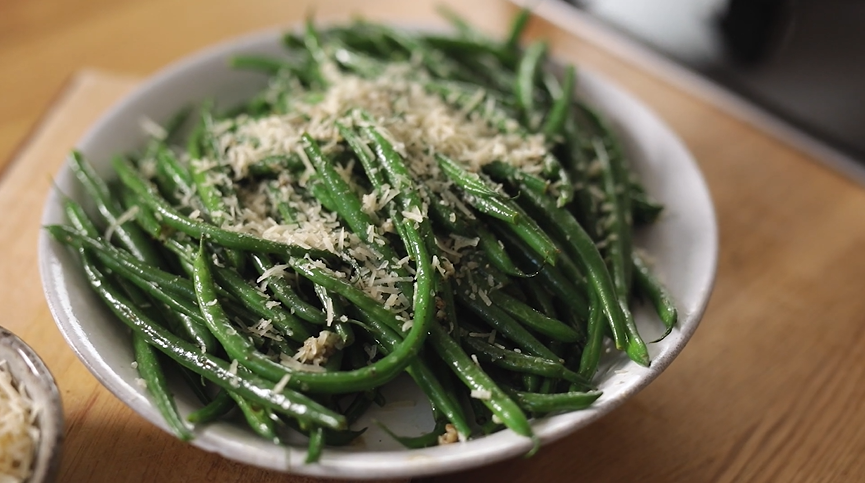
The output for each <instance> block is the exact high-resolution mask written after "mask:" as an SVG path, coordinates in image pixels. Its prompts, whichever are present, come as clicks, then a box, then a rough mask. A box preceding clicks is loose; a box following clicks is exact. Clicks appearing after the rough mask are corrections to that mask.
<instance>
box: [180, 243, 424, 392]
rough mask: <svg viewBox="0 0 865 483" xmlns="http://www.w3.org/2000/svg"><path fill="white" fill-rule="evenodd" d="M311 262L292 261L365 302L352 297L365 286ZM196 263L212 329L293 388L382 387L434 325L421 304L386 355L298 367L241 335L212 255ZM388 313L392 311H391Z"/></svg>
mask: <svg viewBox="0 0 865 483" xmlns="http://www.w3.org/2000/svg"><path fill="white" fill-rule="evenodd" d="M309 263H310V262H309V261H307V260H294V261H293V263H292V266H293V267H294V268H295V269H296V270H297V271H298V273H300V274H301V275H303V276H306V277H307V278H310V280H312V281H313V282H315V283H318V284H321V285H323V286H325V288H327V289H328V290H332V291H334V292H336V293H339V294H340V295H342V296H344V297H346V298H348V299H349V300H351V301H352V302H354V303H355V304H358V305H361V304H360V303H358V301H357V300H356V299H355V300H353V299H352V296H351V295H353V294H356V293H355V292H357V293H360V291H359V290H357V289H355V288H354V287H352V286H350V285H348V284H347V283H345V282H342V281H341V280H338V279H336V278H335V277H332V278H331V277H328V276H327V275H326V274H325V273H323V271H321V269H318V268H315V267H313V266H311V265H309ZM195 268H196V270H195V273H196V281H195V287H196V294H197V295H198V296H199V299H201V298H202V297H203V298H205V299H206V300H205V302H204V303H202V301H201V300H199V307H201V308H202V311H203V312H204V315H205V320H206V321H207V324H208V327H209V328H210V330H211V332H213V334H214V336H216V338H217V339H218V340H219V341H220V343H222V345H223V347H224V348H225V350H226V352H227V353H228V354H229V356H230V357H232V358H233V359H235V360H237V361H238V362H239V363H240V364H241V365H243V366H244V367H247V368H248V369H250V370H251V371H252V372H254V373H256V374H259V375H261V376H262V377H264V378H266V379H268V380H270V381H272V382H278V381H280V380H283V379H284V378H285V379H287V385H286V387H288V388H291V389H296V390H302V391H305V392H312V393H320V394H344V393H349V392H356V391H360V390H365V389H368V388H371V387H376V386H378V385H380V384H383V383H385V382H387V381H389V380H391V379H393V378H394V377H396V376H397V375H399V373H400V372H402V371H403V370H404V369H405V368H406V367H407V366H408V365H409V364H410V363H411V361H412V358H413V357H414V356H415V355H416V354H417V352H418V351H419V350H420V347H421V345H422V344H423V341H424V339H425V338H426V327H427V326H428V325H429V320H428V319H429V315H426V314H429V309H428V308H426V307H423V306H420V307H416V308H415V319H414V322H413V324H412V328H411V330H410V331H409V333H408V334H407V335H406V337H405V340H404V341H403V343H402V344H400V346H399V347H398V348H397V349H396V350H395V351H393V352H392V353H391V354H388V355H387V356H386V357H385V358H383V359H380V360H379V361H376V362H375V363H373V364H370V365H368V366H365V367H363V368H360V369H356V370H353V371H338V372H307V371H299V370H292V369H289V368H287V367H285V366H283V365H281V364H277V363H275V362H273V361H271V360H270V359H268V358H267V357H265V356H264V355H262V354H260V353H258V352H257V351H256V350H255V347H254V346H253V345H252V344H251V343H250V342H249V341H248V340H247V339H245V338H244V337H242V336H240V335H239V334H237V331H236V330H235V329H234V328H233V327H232V326H231V325H230V324H229V323H228V320H227V319H226V317H225V313H224V311H223V310H222V308H221V307H220V304H219V302H218V301H217V299H216V298H215V297H214V296H213V294H212V290H213V289H212V281H211V279H210V268H209V260H208V258H207V257H206V256H205V255H204V252H201V251H200V253H199V255H198V257H196V266H195ZM422 270H423V269H421V270H418V276H419V278H418V284H419V285H420V286H421V287H424V288H425V293H429V292H430V290H431V283H430V282H427V281H426V280H425V279H426V278H428V275H426V274H422V273H421V272H422ZM428 270H429V269H427V273H428ZM345 287H349V289H348V290H347V291H345V292H342V291H340V289H343V288H345ZM353 291H355V292H353ZM362 297H363V299H362V302H361V303H366V304H369V303H370V301H369V299H368V298H366V296H365V295H362ZM424 303H427V302H425V301H424V302H421V305H422V304H424ZM206 304H209V305H206ZM416 305H417V304H416ZM418 309H420V310H418ZM385 312H387V311H386V310H385Z"/></svg>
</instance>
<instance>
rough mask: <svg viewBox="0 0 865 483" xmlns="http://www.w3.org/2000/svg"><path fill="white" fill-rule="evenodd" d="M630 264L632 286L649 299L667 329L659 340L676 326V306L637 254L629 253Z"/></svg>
mask: <svg viewBox="0 0 865 483" xmlns="http://www.w3.org/2000/svg"><path fill="white" fill-rule="evenodd" d="M631 263H633V266H634V284H635V286H636V289H637V290H638V291H639V293H640V294H642V295H645V296H646V297H647V298H648V299H649V301H650V302H651V303H652V305H653V306H654V307H655V311H656V312H657V313H658V317H660V319H661V322H663V323H664V327H666V329H667V330H666V331H665V332H664V334H663V335H662V336H661V337H660V338H659V339H658V340H661V339H663V338H664V337H666V336H668V335H670V332H672V331H673V327H675V326H676V321H677V319H678V312H677V310H676V304H675V303H673V299H672V298H671V297H670V294H669V293H668V292H667V289H666V288H664V286H663V285H662V284H661V282H660V281H659V280H658V279H657V277H655V275H654V274H653V273H652V271H651V270H650V269H649V267H648V265H647V264H646V262H645V260H643V258H642V257H640V255H639V254H637V253H635V252H632V253H631ZM655 342H657V341H655Z"/></svg>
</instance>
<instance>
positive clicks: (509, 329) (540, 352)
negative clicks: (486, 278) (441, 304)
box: [456, 287, 558, 360]
mask: <svg viewBox="0 0 865 483" xmlns="http://www.w3.org/2000/svg"><path fill="white" fill-rule="evenodd" d="M456 295H457V298H458V299H459V301H460V302H461V303H462V305H463V306H465V307H466V308H468V309H469V310H471V311H472V312H474V313H475V314H476V315H477V316H478V317H481V318H482V319H483V320H484V321H485V322H486V323H487V324H489V325H490V326H491V327H492V328H494V329H496V330H497V331H498V332H499V333H500V334H502V335H504V336H505V337H507V338H508V339H510V340H511V342H513V343H514V344H516V345H517V346H519V347H520V348H522V349H523V350H525V351H527V352H529V353H530V354H532V355H536V356H540V357H546V358H547V359H552V360H557V359H558V357H557V356H556V355H555V354H553V353H552V352H551V351H550V350H549V349H548V348H547V346H545V345H544V344H542V343H541V342H540V341H539V340H538V339H537V338H536V337H535V336H534V335H532V334H531V333H530V332H529V331H528V330H526V329H525V328H524V327H523V326H522V325H520V323H519V322H517V321H516V320H514V319H513V317H511V316H510V315H508V314H507V312H505V311H504V310H502V309H500V308H499V307H497V306H495V305H492V304H490V305H487V304H486V303H485V302H483V301H481V300H478V298H479V297H478V296H476V294H475V293H473V292H472V289H471V288H469V287H458V288H457V290H456ZM473 296H474V298H472V297H473Z"/></svg>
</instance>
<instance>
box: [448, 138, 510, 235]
mask: <svg viewBox="0 0 865 483" xmlns="http://www.w3.org/2000/svg"><path fill="white" fill-rule="evenodd" d="M436 161H438V165H439V167H440V168H441V170H442V172H444V173H445V175H447V177H448V178H449V179H450V180H451V181H453V182H454V184H456V185H457V186H459V187H460V188H462V189H463V190H464V191H465V192H466V193H467V194H469V195H470V196H469V197H468V201H469V203H471V204H472V206H474V207H475V208H477V209H478V211H480V212H482V213H485V214H487V215H490V216H493V217H496V218H498V219H500V220H504V221H507V222H509V223H517V222H518V221H519V220H520V215H519V212H518V211H517V210H516V209H515V208H514V207H512V206H510V205H509V204H508V203H507V200H506V199H505V198H504V196H503V195H502V194H501V193H499V192H497V191H495V190H493V189H492V188H490V187H489V186H488V185H487V184H486V183H485V182H484V181H483V180H482V179H481V178H480V176H478V174H477V173H471V172H468V171H466V170H465V169H464V168H463V167H461V166H460V165H459V164H458V163H457V162H456V161H454V160H452V159H450V158H448V157H447V156H445V155H443V154H441V153H437V154H436Z"/></svg>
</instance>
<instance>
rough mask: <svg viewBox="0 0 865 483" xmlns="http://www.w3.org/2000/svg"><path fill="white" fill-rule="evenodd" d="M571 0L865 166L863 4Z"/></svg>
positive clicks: (855, 0) (833, 0)
mask: <svg viewBox="0 0 865 483" xmlns="http://www.w3.org/2000/svg"><path fill="white" fill-rule="evenodd" d="M570 1H571V2H572V3H574V4H575V5H576V6H578V7H579V8H580V9H582V10H584V11H585V12H586V13H588V14H589V15H590V16H592V17H595V18H597V19H599V20H601V21H602V22H603V23H605V24H607V25H608V26H610V27H612V28H613V29H615V30H617V31H619V32H621V33H623V34H625V35H626V36H628V37H630V38H632V39H634V40H637V41H638V42H640V43H642V44H644V45H647V46H649V47H650V48H652V49H653V50H656V51H657V52H658V53H660V54H662V55H663V56H665V57H667V58H669V59H671V60H673V61H675V62H676V63H679V64H681V65H683V66H685V67H686V68H688V69H690V70H692V71H695V72H697V73H698V74H700V75H702V76H705V77H706V78H708V79H710V80H712V81H714V82H716V83H718V84H720V85H722V86H724V87H726V88H727V89H729V90H731V91H733V92H735V93H737V94H739V95H740V96H742V97H744V98H746V99H747V100H749V101H751V102H753V103H754V104H756V105H758V106H759V107H761V108H762V109H764V110H766V111H768V112H770V113H772V114H774V115H775V116H777V117H778V118H780V119H782V120H783V121H785V122H787V123H789V124H791V125H793V126H795V127H797V128H799V129H800V130H802V131H804V132H806V133H808V134H810V135H811V136H813V137H815V138H817V139H818V140H820V141H822V142H824V143H826V144H828V145H829V146H831V147H832V148H834V149H836V150H838V151H840V152H841V153H843V154H845V155H847V156H849V157H851V158H854V159H856V160H857V161H859V162H861V163H865V1H861V0H799V1H796V0H570Z"/></svg>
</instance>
